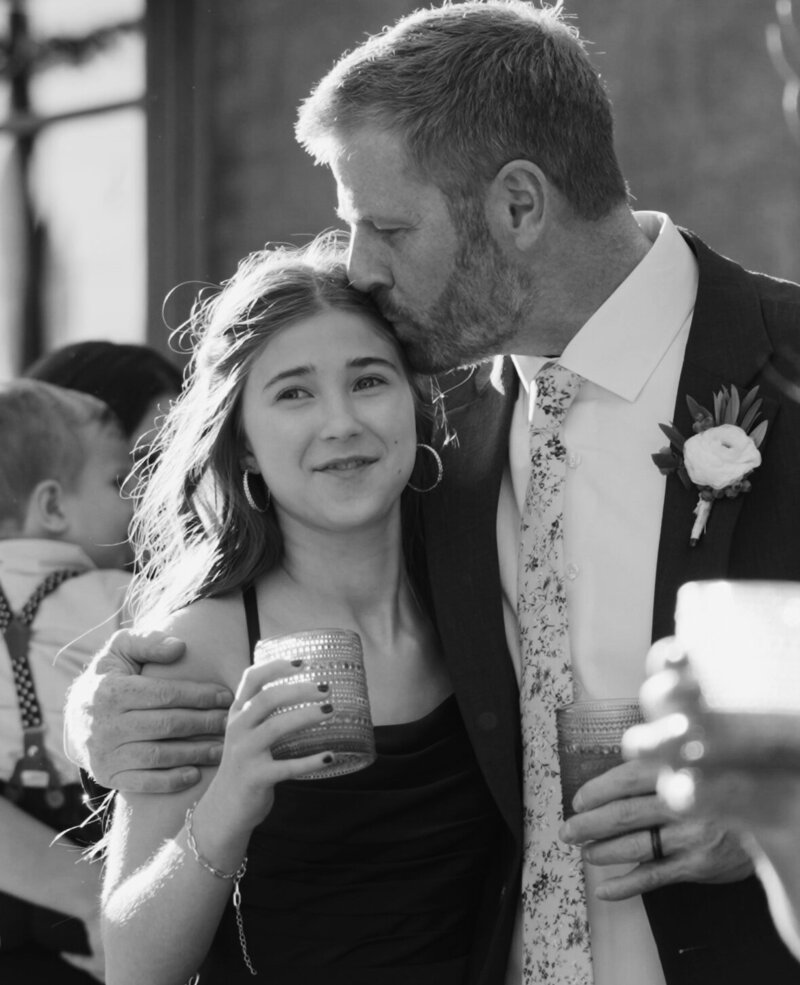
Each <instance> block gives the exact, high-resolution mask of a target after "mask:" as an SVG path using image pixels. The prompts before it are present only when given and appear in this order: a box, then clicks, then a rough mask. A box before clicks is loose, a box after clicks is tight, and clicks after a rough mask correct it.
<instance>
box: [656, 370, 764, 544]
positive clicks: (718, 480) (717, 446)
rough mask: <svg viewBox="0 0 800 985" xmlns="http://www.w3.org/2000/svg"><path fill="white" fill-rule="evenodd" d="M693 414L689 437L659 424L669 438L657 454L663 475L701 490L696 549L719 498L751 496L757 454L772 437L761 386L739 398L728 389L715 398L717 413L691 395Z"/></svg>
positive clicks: (693, 539) (696, 510)
mask: <svg viewBox="0 0 800 985" xmlns="http://www.w3.org/2000/svg"><path fill="white" fill-rule="evenodd" d="M686 403H687V405H688V407H689V413H690V414H691V415H692V421H693V424H692V430H693V431H694V434H693V435H692V436H691V437H690V438H684V436H683V435H682V434H681V433H680V431H678V430H677V429H676V428H675V426H674V425H672V424H659V427H660V428H661V430H662V431H663V432H664V434H665V435H666V436H667V437H668V438H669V447H667V448H662V449H661V451H659V452H657V453H656V454H655V455H653V461H654V462H655V463H656V466H657V467H658V470H659V471H660V472H661V474H662V475H669V474H670V473H672V472H675V473H677V476H678V478H679V479H680V480H681V482H682V483H683V484H684V486H686V488H687V489H690V488H691V487H692V486H694V488H695V489H696V490H697V494H698V500H697V506H695V508H694V515H695V521H694V526H693V527H692V532H691V534H690V536H689V543H690V544H691V546H692V547H694V546H695V544H696V543H697V542H698V540H700V537H701V536H702V533H703V531H704V530H705V528H706V523H707V522H708V515H709V513H710V512H711V507H712V506H713V505H714V500H715V499H722V498H723V497H727V498H732V497H734V496H738V495H739V493H745V492H749V490H750V483H749V481H748V479H747V476H748V475H750V473H751V472H752V471H753V469H756V468H758V466H759V465H760V464H761V452H760V451H759V450H758V449H759V446H760V445H761V442H762V441H763V440H764V435H765V434H766V433H767V423H768V422H767V421H762V422H761V423H760V424H758V423H757V422H758V418H759V409H760V407H761V400H760V399H759V398H758V387H757V386H756V387H753V389H752V390H750V391H749V393H747V394H746V395H745V397H743V398H741V399H740V397H739V391H738V390H737V389H736V387H735V386H731V388H730V390H729V389H728V387H726V386H724V387H723V388H722V389H721V390H720V391H719V392H718V393H715V394H714V412H713V414H712V412H711V411H710V410H706V408H705V407H702V406H701V405H700V404H698V403H697V401H696V400H693V399H692V398H691V397H690V396H688V395H687V397H686Z"/></svg>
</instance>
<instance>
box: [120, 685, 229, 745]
mask: <svg viewBox="0 0 800 985" xmlns="http://www.w3.org/2000/svg"><path fill="white" fill-rule="evenodd" d="M114 697H115V705H116V712H117V713H118V714H124V713H125V712H128V711H130V712H138V711H142V712H148V711H150V710H152V709H157V708H164V709H170V714H169V716H165V718H164V719H162V724H161V728H162V729H163V731H162V732H161V733H160V736H161V737H162V738H170V737H171V736H173V735H205V734H207V733H216V732H219V731H222V730H224V728H225V713H224V711H222V710H220V711H216V712H214V714H213V715H209V716H208V721H209V722H211V723H213V724H211V725H209V726H204V727H202V728H197V727H194V728H192V729H191V730H189V728H188V727H187V723H191V722H193V721H200V722H202V721H204V720H205V712H207V711H208V709H227V708H228V707H229V706H230V704H231V702H232V701H233V695H232V694H231V692H230V691H229V690H228V689H227V688H224V687H222V686H221V685H219V684H201V683H198V682H196V681H176V680H168V679H166V678H163V677H129V678H127V679H126V680H125V681H124V682H121V683H117V685H116V690H115V692H114ZM174 709H183V710H184V712H185V714H181V715H178V714H175V712H174ZM197 711H200V712H203V717H201V718H199V719H198V718H197V717H191V716H194V715H195V714H196V712H197ZM132 717H133V716H132ZM219 722H222V725H221V727H220V725H219ZM176 729H177V730H176ZM140 737H141V736H140Z"/></svg>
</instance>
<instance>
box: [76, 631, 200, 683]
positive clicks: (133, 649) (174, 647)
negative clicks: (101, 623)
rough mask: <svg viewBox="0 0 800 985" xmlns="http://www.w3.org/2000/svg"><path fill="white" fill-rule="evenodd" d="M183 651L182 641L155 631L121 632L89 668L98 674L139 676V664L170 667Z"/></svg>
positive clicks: (112, 638)
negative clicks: (162, 664) (165, 664)
mask: <svg viewBox="0 0 800 985" xmlns="http://www.w3.org/2000/svg"><path fill="white" fill-rule="evenodd" d="M185 649H186V645H185V644H184V643H183V642H182V641H181V640H178V639H175V637H174V636H167V634H166V633H161V632H159V631H158V630H152V631H151V632H149V633H136V632H134V631H133V630H131V629H121V630H119V631H118V632H116V633H114V635H113V636H112V637H111V638H110V639H109V641H108V642H107V643H106V645H105V647H104V648H103V649H102V650H101V651H100V653H98V654H97V656H96V657H95V658H94V660H93V661H92V664H91V667H92V670H94V671H95V673H98V674H138V673H140V671H141V669H142V664H146V663H173V662H174V661H175V660H177V659H178V657H179V656H180V655H181V654H182V653H183V652H184V650H185Z"/></svg>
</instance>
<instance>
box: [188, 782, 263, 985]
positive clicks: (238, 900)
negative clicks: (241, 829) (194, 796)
mask: <svg viewBox="0 0 800 985" xmlns="http://www.w3.org/2000/svg"><path fill="white" fill-rule="evenodd" d="M195 807H197V801H195V802H194V803H193V804H192V806H191V807H190V808H189V809H188V810H187V811H186V821H185V825H186V841H187V843H188V845H189V849H190V850H191V853H192V855H194V860H195V862H197V863H199V864H200V865H202V867H203V868H204V869H205V870H206V871H207V872H210V873H211V875H212V876H216V877H217V879H232V880H233V909H234V912H235V914H236V928H237V930H238V931H239V943H240V945H241V948H242V957H243V958H244V963H245V964H246V965H247V970H248V971H249V972H250V974H251V975H257V974H258V972H257V971H256V969H255V968H254V967H253V962H252V961H251V959H250V955H249V953H248V951H247V940H246V938H245V936H244V920H243V919H242V893H241V890H240V889H239V883H240V882H241V881H242V879H243V878H244V874H245V872H247V856H246V855H245V857H244V858H243V859H242V861H241V863H240V865H239V868H238V869H237V870H236V871H235V872H223V871H222V869H218V868H217V867H216V866H214V865H212V864H211V863H210V862H209V861H208V859H207V858H204V857H203V856H202V855H201V854H200V850H199V849H198V847H197V842H196V841H195V837H194V831H193V830H192V821H193V820H194V809H195Z"/></svg>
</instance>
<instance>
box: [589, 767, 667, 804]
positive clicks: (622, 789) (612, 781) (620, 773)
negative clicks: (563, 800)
mask: <svg viewBox="0 0 800 985" xmlns="http://www.w3.org/2000/svg"><path fill="white" fill-rule="evenodd" d="M657 775H658V770H657V769H656V768H655V767H654V766H652V765H650V764H649V763H642V762H639V761H634V762H632V763H623V764H622V765H621V766H614V767H613V768H612V769H610V770H607V771H606V772H605V773H601V774H600V776H596V777H594V779H591V780H588V781H587V782H586V783H584V785H583V786H582V787H581V788H580V790H579V791H578V792H577V794H576V795H575V800H574V801H573V803H574V805H575V809H576V810H577V811H579V812H581V811H588V810H593V809H594V808H596V807H601V806H602V805H603V804H609V803H611V802H612V801H615V800H624V799H626V798H628V797H639V796H642V795H646V794H651V793H652V792H653V791H654V790H655V788H656V776H657Z"/></svg>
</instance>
